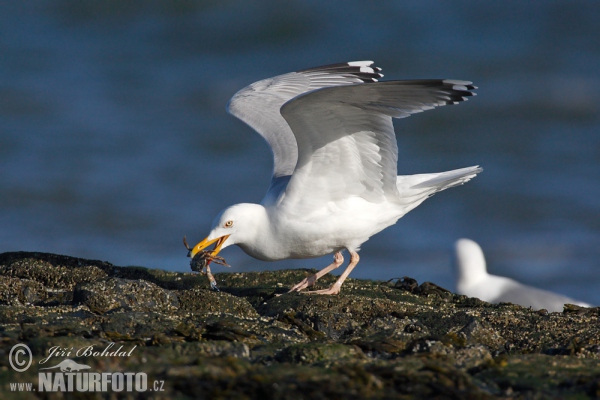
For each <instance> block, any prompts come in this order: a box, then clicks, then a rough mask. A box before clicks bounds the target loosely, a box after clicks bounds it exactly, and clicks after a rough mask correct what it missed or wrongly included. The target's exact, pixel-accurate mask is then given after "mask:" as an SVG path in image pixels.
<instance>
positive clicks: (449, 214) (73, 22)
mask: <svg viewBox="0 0 600 400" xmlns="http://www.w3.org/2000/svg"><path fill="white" fill-rule="evenodd" d="M525 3H526V2H520V1H504V2H494V3H493V2H472V1H454V2H442V1H440V2H436V1H419V2H410V3H409V2H397V1H380V2H376V3H365V2H359V1H328V2H320V1H306V0H302V1H300V0H298V1H288V2H285V5H282V4H283V3H281V2H276V1H270V2H246V1H242V0H239V1H219V2H212V1H204V2H191V1H174V2H158V1H156V2H154V1H152V2H148V1H129V2H120V1H106V2H79V1H74V0H72V1H69V0H62V1H46V2H35V3H32V2H27V4H25V2H12V4H11V3H8V2H4V3H2V5H1V6H0V8H1V9H0V54H1V57H0V171H1V172H0V252H4V251H16V250H26V251H47V252H53V253H62V254H69V255H73V256H80V257H87V258H94V259H102V260H107V261H110V262H112V263H114V264H117V265H143V266H147V267H155V268H164V269H169V270H176V271H189V265H188V259H187V258H186V257H185V254H186V251H185V249H184V247H183V245H182V244H181V239H182V237H183V235H187V236H188V239H189V241H190V242H195V241H198V240H200V239H202V238H203V237H204V236H205V235H206V234H207V232H208V230H209V228H210V224H211V221H212V219H213V217H214V215H216V214H217V213H218V212H219V211H220V210H221V209H222V208H224V207H225V206H227V205H230V204H233V203H237V202H258V201H260V199H261V198H262V196H263V194H264V191H265V190H266V188H267V186H268V181H269V178H270V173H271V158H270V153H269V150H268V148H267V146H266V144H264V143H263V141H262V139H260V138H259V137H258V136H257V135H255V134H254V133H253V132H252V131H251V130H250V129H249V128H247V127H246V126H245V125H243V124H242V123H241V122H239V121H237V120H236V119H235V118H233V117H232V116H229V115H228V114H227V113H226V112H225V104H226V102H227V100H228V99H229V98H230V97H231V96H232V95H233V94H234V93H235V92H236V91H237V90H239V89H240V88H242V87H244V86H245V85H247V84H249V83H252V82H254V81H256V80H259V79H262V78H266V77H270V76H273V75H277V74H281V73H285V72H289V71H293V70H296V69H302V68H307V67H312V66H317V65H322V64H328V63H333V62H341V61H350V60H362V59H372V60H375V61H376V62H377V65H379V66H380V67H382V68H384V71H383V72H384V73H385V74H386V77H385V79H411V78H454V79H467V80H472V81H474V82H475V84H476V85H478V86H479V87H480V89H479V91H478V93H479V95H478V96H477V97H476V98H474V99H472V100H471V101H469V102H467V103H465V104H461V105H459V106H455V107H445V108H442V109H437V110H434V111H429V112H426V113H423V114H419V115H416V116H413V117H411V118H408V119H403V120H401V121H397V123H396V127H397V132H398V142H399V148H400V150H399V152H400V154H399V156H400V157H399V158H400V160H399V165H398V170H399V173H402V174H410V173H419V172H434V171H443V170H448V169H454V168H459V167H464V166H469V165H475V164H480V165H482V166H483V167H484V172H483V173H482V174H481V175H480V176H478V177H477V178H476V179H475V180H473V181H472V182H469V183H468V184H467V185H465V186H462V187H459V188H456V189H452V190H449V191H446V192H444V193H441V194H438V195H436V196H435V197H434V198H432V199H430V200H428V201H427V202H425V203H424V204H423V205H421V206H420V207H418V208H417V209H416V210H414V211H412V212H411V213H410V214H408V215H407V216H405V217H404V218H403V219H401V220H400V221H399V222H398V224H397V225H396V226H394V227H391V228H388V229H387V230H386V231H384V232H382V233H380V234H379V235H377V236H375V237H373V238H372V239H371V240H370V241H368V242H367V243H365V244H364V245H363V250H362V252H361V256H362V258H361V263H360V264H359V266H358V267H357V269H356V270H355V272H353V273H352V275H351V276H353V277H363V278H366V277H371V278H377V279H389V278H394V277H402V276H405V275H408V276H411V277H414V278H416V279H418V280H419V281H423V280H429V281H433V282H436V283H437V284H439V285H441V286H445V287H448V288H452V287H453V273H452V268H451V263H450V259H451V247H452V245H453V243H454V241H455V240H456V239H458V238H460V237H469V238H471V239H474V240H476V241H478V242H480V243H481V245H482V246H483V247H484V250H485V251H486V253H487V255H488V261H489V264H490V269H491V270H492V272H494V273H496V274H500V275H506V276H512V277H514V278H516V279H519V280H521V281H523V282H526V283H529V284H533V285H536V286H540V287H543V288H546V289H549V290H554V291H558V292H561V293H564V294H567V295H570V296H573V297H576V298H579V299H581V300H584V301H588V302H591V303H595V304H600V291H597V290H596V287H597V286H598V285H599V284H600V277H599V273H598V271H599V267H600V265H599V264H600V261H599V260H600V107H599V106H598V105H599V104H600V46H598V39H599V38H600V24H598V21H597V16H598V15H600V3H598V2H592V1H587V2H586V1H582V2H578V1H575V2H573V1H568V2H567V1H564V2H561V1H552V2H537V3H536V4H535V5H531V4H525ZM222 255H224V256H225V257H226V258H227V260H228V262H229V263H230V264H232V265H233V267H232V270H239V271H249V270H263V269H279V268H294V267H311V268H320V267H321V266H323V265H325V264H326V263H328V262H329V258H322V259H316V260H300V261H284V262H277V263H264V262H260V261H256V260H253V259H251V258H250V257H248V256H246V255H245V254H244V253H243V252H241V250H239V249H237V248H232V249H227V250H225V251H224V252H223V253H222ZM215 270H217V271H220V270H221V269H220V268H219V267H217V268H215Z"/></svg>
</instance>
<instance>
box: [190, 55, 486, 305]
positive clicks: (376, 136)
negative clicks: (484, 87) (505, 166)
mask: <svg viewBox="0 0 600 400" xmlns="http://www.w3.org/2000/svg"><path fill="white" fill-rule="evenodd" d="M371 65H372V62H370V61H360V62H352V63H345V64H335V65H330V66H324V67H318V68H313V69H309V70H303V71H298V72H292V73H289V74H285V75H280V76H277V77H275V78H270V79H265V80H263V81H259V82H256V83H254V84H252V85H250V86H248V87H246V88H244V89H242V90H241V91H239V92H238V93H236V94H235V95H234V96H233V98H232V99H231V100H230V102H229V105H228V110H229V112H231V113H232V114H233V115H235V116H236V117H238V118H240V119H241V120H242V121H244V122H246V123H247V124H248V125H250V126H251V127H252V128H254V129H255V130H256V131H257V132H258V133H259V134H260V135H261V136H262V137H263V138H264V139H265V140H266V141H267V143H268V144H269V145H270V146H271V149H272V151H273V158H274V168H273V178H272V180H271V186H270V187H269V190H268V191H267V194H266V195H265V198H264V199H263V200H262V202H261V204H248V203H244V204H236V205H234V206H231V207H228V208H226V209H225V210H223V211H222V212H221V213H220V214H219V215H218V216H217V217H216V218H215V220H214V223H213V228H212V230H211V232H210V234H209V235H208V237H207V238H206V239H204V240H203V241H202V242H200V243H198V244H197V245H196V246H195V247H194V248H193V249H192V250H191V256H192V257H193V256H194V255H196V254H198V253H199V252H200V251H201V250H203V249H204V248H206V247H207V246H209V245H210V244H212V243H215V242H216V247H215V249H214V251H213V254H214V255H216V254H217V253H218V252H219V251H220V250H221V249H222V248H225V247H227V246H230V245H233V244H237V245H238V246H239V247H241V248H242V250H244V251H245V252H246V253H247V254H249V255H250V256H252V257H255V258H257V259H260V260H267V261H274V260H282V259H290V258H310V257H320V256H323V255H326V254H331V253H335V256H334V262H333V263H332V264H331V265H329V266H328V267H326V268H325V269H323V270H322V271H320V272H319V273H317V274H316V275H314V276H312V277H309V278H307V279H305V280H304V281H302V282H300V283H299V284H298V285H296V286H294V287H293V288H292V290H293V291H298V290H302V289H304V288H306V287H308V286H310V285H312V284H313V283H314V282H315V281H316V280H317V279H318V278H319V277H321V276H323V275H324V274H326V273H328V272H329V271H331V270H333V269H335V268H337V267H339V266H340V265H341V263H342V261H343V257H342V255H341V251H342V250H344V249H346V250H348V252H349V253H350V256H351V259H350V264H349V265H348V268H347V269H346V271H344V273H343V274H342V275H341V276H340V278H339V279H338V281H337V282H336V284H334V286H333V287H332V288H330V289H327V290H323V291H317V292H316V293H324V294H335V293H338V292H339V288H340V287H341V285H342V283H343V281H344V280H345V279H346V277H347V276H348V274H349V273H350V271H351V270H352V268H354V266H355V265H356V263H358V260H359V257H358V253H357V252H358V250H359V248H360V245H361V244H362V243H364V242H365V241H367V240H368V239H369V238H370V237H371V236H373V235H374V234H376V233H378V232H380V231H382V230H383V229H385V228H387V227H388V226H390V225H393V224H394V223H396V221H397V220H398V219H399V218H401V217H402V216H403V215H405V214H406V213H407V212H409V211H410V210H412V209H413V208H415V207H416V206H418V205H419V204H421V203H422V202H423V201H424V200H425V199H427V198H428V197H430V196H431V195H433V194H434V193H436V192H438V191H441V190H444V189H446V188H449V187H452V186H456V185H459V184H462V183H464V182H467V181H468V180H470V179H471V178H473V177H474V176H475V175H476V174H477V173H478V172H480V171H481V169H480V168H479V167H469V168H463V169H459V170H454V171H448V172H441V173H433V174H420V175H409V176H397V172H396V168H397V158H398V149H397V144H396V138H395V134H394V128H393V125H392V118H403V117H407V116H409V115H411V114H413V113H417V112H421V111H424V110H428V109H432V108H434V107H436V106H442V105H446V104H456V103H458V102H460V101H463V100H466V97H468V96H472V95H473V94H474V93H472V92H471V90H472V89H474V86H471V83H470V82H465V81H452V80H419V81H390V82H377V78H379V77H381V76H382V75H381V74H380V73H379V71H380V69H379V68H375V67H371Z"/></svg>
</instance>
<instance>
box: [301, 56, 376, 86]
mask: <svg viewBox="0 0 600 400" xmlns="http://www.w3.org/2000/svg"><path fill="white" fill-rule="evenodd" d="M373 64H374V63H373V61H350V62H345V63H338V64H329V65H322V66H320V67H314V68H308V69H301V70H299V71H296V72H325V73H331V74H341V75H351V76H354V77H356V78H358V79H360V80H361V81H363V82H365V83H368V82H377V81H378V80H379V79H380V78H382V77H383V74H382V73H380V71H381V68H379V67H375V66H373Z"/></svg>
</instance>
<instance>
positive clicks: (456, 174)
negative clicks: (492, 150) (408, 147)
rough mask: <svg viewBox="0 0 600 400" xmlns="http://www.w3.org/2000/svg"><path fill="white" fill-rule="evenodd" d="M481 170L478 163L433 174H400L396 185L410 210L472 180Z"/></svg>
mask: <svg viewBox="0 0 600 400" xmlns="http://www.w3.org/2000/svg"><path fill="white" fill-rule="evenodd" d="M481 171H483V168H480V167H479V166H478V165H476V166H474V167H467V168H460V169H455V170H452V171H446V172H436V173H433V174H417V175H399V176H398V178H397V180H396V185H397V186H398V191H399V192H400V198H401V199H402V200H403V202H404V204H405V206H407V207H409V208H408V210H407V211H406V212H408V211H410V210H412V209H413V208H415V207H416V206H418V205H419V204H421V203H422V202H423V201H425V199H427V198H428V197H431V196H433V195H434V194H436V193H437V192H441V191H442V190H446V189H448V188H451V187H454V186H458V185H462V184H463V183H465V182H468V181H470V180H471V179H473V178H474V177H475V176H476V175H477V174H478V173H480V172H481Z"/></svg>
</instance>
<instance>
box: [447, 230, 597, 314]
mask: <svg viewBox="0 0 600 400" xmlns="http://www.w3.org/2000/svg"><path fill="white" fill-rule="evenodd" d="M455 253H456V266H457V282H456V291H457V292H458V293H459V294H464V295H467V296H469V297H477V298H479V299H480V300H483V301H487V302H488V303H500V302H509V303H514V304H519V305H521V306H524V307H531V308H533V309H535V310H541V309H546V310H548V311H549V312H561V311H563V306H564V305H565V304H575V305H578V306H581V307H592V306H591V305H589V304H587V303H584V302H582V301H578V300H573V299H571V298H570V297H567V296H563V295H561V294H558V293H553V292H550V291H548V290H543V289H538V288H535V287H533V286H528V285H524V284H522V283H519V282H517V281H515V280H514V279H510V278H506V277H504V276H496V275H490V274H488V272H487V270H486V263H485V257H484V255H483V251H482V250H481V247H479V245H478V244H477V243H476V242H474V241H472V240H470V239H459V240H458V241H457V242H456V244H455Z"/></svg>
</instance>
